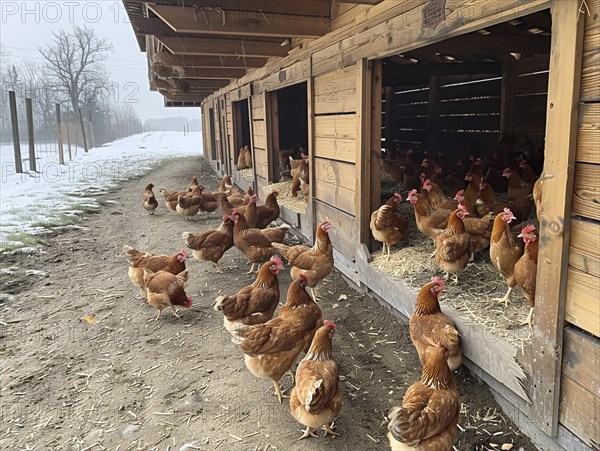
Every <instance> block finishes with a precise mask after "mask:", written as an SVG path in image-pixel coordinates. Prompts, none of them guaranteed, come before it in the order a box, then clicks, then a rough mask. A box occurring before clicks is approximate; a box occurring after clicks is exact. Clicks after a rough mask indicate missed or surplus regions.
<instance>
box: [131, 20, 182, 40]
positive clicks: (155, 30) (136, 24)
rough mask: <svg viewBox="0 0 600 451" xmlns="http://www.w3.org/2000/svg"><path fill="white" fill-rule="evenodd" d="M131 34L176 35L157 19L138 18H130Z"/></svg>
mask: <svg viewBox="0 0 600 451" xmlns="http://www.w3.org/2000/svg"><path fill="white" fill-rule="evenodd" d="M130 20H131V27H132V28H133V32H134V33H135V34H137V35H150V36H154V35H158V34H162V35H170V36H175V35H177V33H176V32H174V31H173V30H172V29H171V28H170V27H169V26H168V25H167V24H166V23H164V22H163V21H162V20H161V19H159V18H158V17H138V16H133V17H131V18H130Z"/></svg>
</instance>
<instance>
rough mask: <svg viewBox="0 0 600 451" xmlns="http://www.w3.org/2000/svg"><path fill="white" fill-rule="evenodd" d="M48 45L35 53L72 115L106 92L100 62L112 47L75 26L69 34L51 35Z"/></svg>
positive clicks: (85, 29) (83, 28)
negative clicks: (43, 60)
mask: <svg viewBox="0 0 600 451" xmlns="http://www.w3.org/2000/svg"><path fill="white" fill-rule="evenodd" d="M52 37H53V40H52V43H50V44H48V45H47V46H46V47H45V48H41V47H40V48H39V49H38V50H39V51H40V53H41V54H42V56H43V57H44V59H45V60H46V65H45V67H46V69H47V71H48V72H49V74H51V75H52V78H53V79H54V81H55V83H56V89H57V90H59V91H60V92H62V93H64V94H65V95H66V96H67V97H68V99H69V102H70V104H71V108H73V111H74V112H76V111H77V109H78V108H79V107H81V108H82V109H85V108H87V107H88V106H89V105H90V103H91V102H93V100H94V99H95V98H97V97H98V96H99V94H100V93H101V92H102V91H106V90H107V80H108V75H107V73H106V69H105V68H104V66H103V65H102V62H103V61H104V59H105V58H106V54H107V53H108V52H110V51H111V50H112V45H111V44H109V43H108V41H107V40H106V39H99V38H98V37H97V36H96V34H95V32H94V30H93V28H89V27H85V26H84V27H79V26H75V27H74V28H73V32H72V33H67V32H66V31H65V30H59V31H58V32H52Z"/></svg>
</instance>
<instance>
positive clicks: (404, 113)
mask: <svg viewBox="0 0 600 451" xmlns="http://www.w3.org/2000/svg"><path fill="white" fill-rule="evenodd" d="M396 99H397V97H396V96H393V99H392V103H393V104H394V105H393V109H392V113H393V116H394V117H412V116H424V115H426V114H427V103H426V102H423V103H411V104H404V105H397V104H396ZM459 103H461V104H462V102H456V105H454V102H444V103H440V112H442V110H444V111H450V112H455V111H454V108H455V107H456V109H458V110H460V107H459V106H458V104H459ZM456 112H457V113H459V112H460V111H456Z"/></svg>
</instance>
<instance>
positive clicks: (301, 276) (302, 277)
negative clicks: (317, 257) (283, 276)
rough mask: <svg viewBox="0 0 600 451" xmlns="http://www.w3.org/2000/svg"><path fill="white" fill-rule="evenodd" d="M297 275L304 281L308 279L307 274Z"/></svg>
mask: <svg viewBox="0 0 600 451" xmlns="http://www.w3.org/2000/svg"><path fill="white" fill-rule="evenodd" d="M298 277H300V278H301V279H302V280H304V281H305V282H307V281H308V276H307V275H306V274H300V275H298Z"/></svg>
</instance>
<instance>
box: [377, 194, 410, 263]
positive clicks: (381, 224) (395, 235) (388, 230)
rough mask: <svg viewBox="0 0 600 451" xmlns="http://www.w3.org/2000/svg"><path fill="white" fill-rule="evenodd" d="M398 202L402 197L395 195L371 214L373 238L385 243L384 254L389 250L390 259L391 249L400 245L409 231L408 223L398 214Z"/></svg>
mask: <svg viewBox="0 0 600 451" xmlns="http://www.w3.org/2000/svg"><path fill="white" fill-rule="evenodd" d="M398 202H402V196H401V195H400V194H399V193H395V194H394V195H393V196H392V197H390V198H389V199H388V201H387V202H386V203H385V204H384V205H382V206H381V207H379V208H378V209H377V210H375V211H374V212H373V213H372V214H371V223H370V225H369V226H370V227H371V233H372V234H373V238H375V239H376V240H377V241H380V242H382V243H383V249H382V253H383V254H385V253H386V250H387V256H388V259H389V258H390V248H391V247H392V246H393V245H394V244H396V243H398V242H399V241H400V240H401V239H402V238H403V237H404V236H406V232H407V231H408V221H407V220H406V218H404V217H402V216H400V215H399V214H398V213H397V212H396V207H397V205H398Z"/></svg>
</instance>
